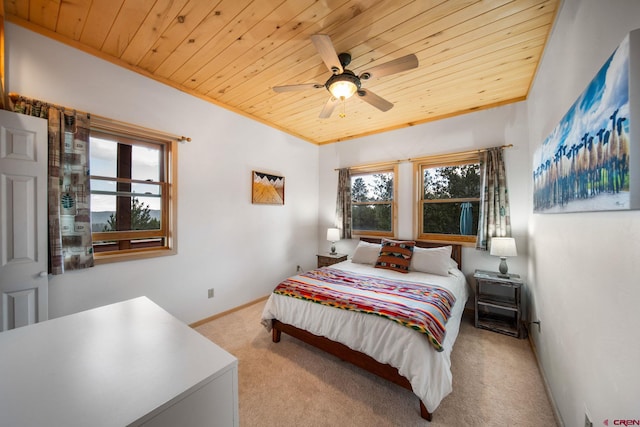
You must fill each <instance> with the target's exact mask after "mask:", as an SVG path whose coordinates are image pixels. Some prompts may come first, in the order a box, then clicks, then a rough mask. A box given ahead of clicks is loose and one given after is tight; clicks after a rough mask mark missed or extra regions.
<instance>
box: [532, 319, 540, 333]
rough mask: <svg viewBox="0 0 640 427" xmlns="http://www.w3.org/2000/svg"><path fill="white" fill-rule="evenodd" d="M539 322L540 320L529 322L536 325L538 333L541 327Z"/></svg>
mask: <svg viewBox="0 0 640 427" xmlns="http://www.w3.org/2000/svg"><path fill="white" fill-rule="evenodd" d="M540 323H541V322H540V320H536V321H534V322H531V324H532V325H538V333H540V332H541V328H542V327H541V326H540Z"/></svg>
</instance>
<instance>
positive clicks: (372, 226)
mask: <svg viewBox="0 0 640 427" xmlns="http://www.w3.org/2000/svg"><path fill="white" fill-rule="evenodd" d="M396 172H397V167H396V166H395V165H394V166H391V167H387V168H378V169H370V168H357V169H352V172H351V228H352V232H353V233H354V234H360V235H362V234H366V235H372V236H393V235H394V231H395V228H396V227H395V222H396V202H395V200H396V187H397V183H396V182H395V177H396V175H397V173H396Z"/></svg>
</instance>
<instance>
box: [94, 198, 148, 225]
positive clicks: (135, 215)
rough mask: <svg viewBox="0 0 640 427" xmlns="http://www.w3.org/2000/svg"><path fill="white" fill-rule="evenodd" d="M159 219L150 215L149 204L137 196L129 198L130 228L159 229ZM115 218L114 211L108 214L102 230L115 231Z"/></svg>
mask: <svg viewBox="0 0 640 427" xmlns="http://www.w3.org/2000/svg"><path fill="white" fill-rule="evenodd" d="M159 229H160V221H159V220H158V219H157V218H153V217H152V216H151V209H150V208H149V205H145V204H144V203H142V202H141V201H139V200H138V198H137V197H132V198H131V228H130V230H159ZM117 230H118V228H117V220H116V215H115V213H112V214H111V215H109V219H108V220H107V225H105V226H104V230H102V231H117Z"/></svg>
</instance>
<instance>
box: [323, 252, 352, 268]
mask: <svg viewBox="0 0 640 427" xmlns="http://www.w3.org/2000/svg"><path fill="white" fill-rule="evenodd" d="M317 256H318V268H320V267H328V266H330V265H333V264H336V263H339V262H342V261H346V260H347V255H346V254H334V255H332V254H330V253H328V252H327V253H324V254H318V255H317Z"/></svg>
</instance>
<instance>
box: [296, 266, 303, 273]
mask: <svg viewBox="0 0 640 427" xmlns="http://www.w3.org/2000/svg"><path fill="white" fill-rule="evenodd" d="M296 271H297V272H298V273H300V271H302V268H300V266H299V265H296Z"/></svg>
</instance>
